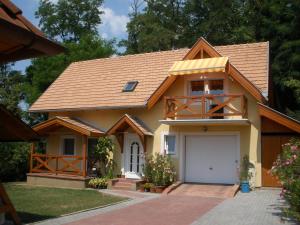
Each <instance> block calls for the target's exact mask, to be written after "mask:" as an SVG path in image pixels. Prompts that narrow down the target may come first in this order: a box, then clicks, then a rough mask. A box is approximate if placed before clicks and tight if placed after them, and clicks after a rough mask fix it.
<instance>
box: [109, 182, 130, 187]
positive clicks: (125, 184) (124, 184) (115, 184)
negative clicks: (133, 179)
mask: <svg viewBox="0 0 300 225" xmlns="http://www.w3.org/2000/svg"><path fill="white" fill-rule="evenodd" d="M113 186H129V187H131V186H132V183H126V182H120V181H117V182H115V183H114V184H113Z"/></svg>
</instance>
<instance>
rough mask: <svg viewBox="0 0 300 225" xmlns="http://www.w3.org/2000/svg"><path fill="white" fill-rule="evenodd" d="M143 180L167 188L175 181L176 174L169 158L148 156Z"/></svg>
mask: <svg viewBox="0 0 300 225" xmlns="http://www.w3.org/2000/svg"><path fill="white" fill-rule="evenodd" d="M143 173H144V179H145V180H146V182H148V183H154V184H155V185H156V186H169V185H170V184H172V183H173V182H174V181H175V179H176V172H175V168H174V165H173V162H172V159H171V157H170V156H167V155H161V154H158V153H156V154H155V156H154V157H153V156H148V157H146V160H145V165H144V169H143Z"/></svg>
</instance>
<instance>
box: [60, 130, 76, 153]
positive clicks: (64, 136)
mask: <svg viewBox="0 0 300 225" xmlns="http://www.w3.org/2000/svg"><path fill="white" fill-rule="evenodd" d="M65 139H74V154H73V155H68V156H74V155H76V149H77V143H76V136H75V135H63V136H61V138H60V153H61V155H65V154H64V153H65V152H64V140H65Z"/></svg>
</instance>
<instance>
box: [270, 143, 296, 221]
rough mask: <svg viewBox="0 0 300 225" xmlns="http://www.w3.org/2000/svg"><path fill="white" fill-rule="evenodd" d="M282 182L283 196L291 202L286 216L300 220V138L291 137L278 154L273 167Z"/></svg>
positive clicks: (273, 171)
mask: <svg viewBox="0 0 300 225" xmlns="http://www.w3.org/2000/svg"><path fill="white" fill-rule="evenodd" d="M271 173H272V174H273V175H274V176H277V177H278V179H279V180H280V182H281V184H282V191H281V194H280V195H281V197H283V198H284V199H285V200H286V202H287V203H288V204H289V206H290V207H289V208H287V209H284V213H285V215H286V216H291V217H294V218H296V219H297V220H298V221H300V140H299V139H295V138H293V139H291V140H290V142H289V143H287V144H285V145H283V152H282V154H281V155H279V156H278V158H277V160H276V161H275V162H274V165H273V167H272V169H271Z"/></svg>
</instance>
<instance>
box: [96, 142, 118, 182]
mask: <svg viewBox="0 0 300 225" xmlns="http://www.w3.org/2000/svg"><path fill="white" fill-rule="evenodd" d="M114 149H115V145H114V143H113V141H112V140H111V139H110V138H109V137H100V138H99V139H98V143H97V146H96V149H95V152H94V155H93V158H94V159H95V165H97V173H98V176H99V177H107V178H109V179H111V178H113V169H114V164H115V163H114V161H113V159H112V154H113V152H114Z"/></svg>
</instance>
